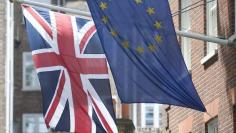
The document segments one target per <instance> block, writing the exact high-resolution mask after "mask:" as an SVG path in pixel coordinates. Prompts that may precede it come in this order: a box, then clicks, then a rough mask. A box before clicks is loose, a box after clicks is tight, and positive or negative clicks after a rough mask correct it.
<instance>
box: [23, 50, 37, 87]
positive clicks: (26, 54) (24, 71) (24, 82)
mask: <svg viewBox="0 0 236 133" xmlns="http://www.w3.org/2000/svg"><path fill="white" fill-rule="evenodd" d="M27 56H32V54H31V52H23V62H22V69H23V74H22V86H23V88H22V90H23V91H40V90H41V89H40V84H39V86H27V85H26V79H25V77H26V57H27ZM32 62H33V60H32ZM36 76H37V75H36ZM37 77H38V76H37Z"/></svg>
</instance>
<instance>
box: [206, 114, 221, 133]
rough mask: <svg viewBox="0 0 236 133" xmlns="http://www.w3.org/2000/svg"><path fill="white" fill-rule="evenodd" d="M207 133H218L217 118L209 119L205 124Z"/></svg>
mask: <svg viewBox="0 0 236 133" xmlns="http://www.w3.org/2000/svg"><path fill="white" fill-rule="evenodd" d="M206 130H207V131H206V132H207V133H218V118H217V117H216V118H214V119H211V120H210V121H209V122H208V123H207V124H206Z"/></svg>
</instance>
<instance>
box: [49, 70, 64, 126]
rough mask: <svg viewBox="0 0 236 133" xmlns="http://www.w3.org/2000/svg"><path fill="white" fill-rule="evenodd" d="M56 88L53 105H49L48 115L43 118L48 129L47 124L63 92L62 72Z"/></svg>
mask: <svg viewBox="0 0 236 133" xmlns="http://www.w3.org/2000/svg"><path fill="white" fill-rule="evenodd" d="M58 83H59V85H58V88H57V92H56V95H55V98H54V99H53V103H52V104H51V107H50V108H48V110H49V111H48V113H47V116H45V122H46V124H47V126H48V127H49V123H50V121H51V119H52V117H53V115H54V113H55V111H56V108H57V106H58V104H59V102H60V99H61V94H62V91H63V88H64V84H65V74H64V72H62V75H61V78H60V79H58Z"/></svg>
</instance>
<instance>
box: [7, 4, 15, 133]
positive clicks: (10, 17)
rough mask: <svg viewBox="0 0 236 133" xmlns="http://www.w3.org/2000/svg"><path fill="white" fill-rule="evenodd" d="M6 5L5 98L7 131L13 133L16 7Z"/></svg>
mask: <svg viewBox="0 0 236 133" xmlns="http://www.w3.org/2000/svg"><path fill="white" fill-rule="evenodd" d="M5 4H6V8H5V11H6V16H5V19H6V34H5V35H6V57H5V97H6V105H5V106H6V114H5V121H6V122H5V124H6V126H5V131H6V133H13V91H14V89H13V83H14V81H13V80H14V79H13V55H14V53H13V51H14V47H13V40H14V39H13V38H14V14H13V12H14V5H13V4H12V3H10V1H9V0H5Z"/></svg>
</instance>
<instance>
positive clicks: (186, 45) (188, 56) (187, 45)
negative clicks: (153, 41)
mask: <svg viewBox="0 0 236 133" xmlns="http://www.w3.org/2000/svg"><path fill="white" fill-rule="evenodd" d="M180 2H181V3H180V4H181V9H183V8H185V7H187V6H189V5H191V4H192V1H191V0H181V1H180ZM185 2H186V3H185ZM189 8H190V7H189ZM187 9H188V8H186V9H185V10H187ZM180 17H181V29H182V30H183V31H186V32H188V31H190V30H191V15H190V13H189V12H184V13H183V14H181V16H180ZM187 19H188V21H186V20H187ZM186 22H187V23H186ZM181 53H182V55H183V58H184V62H185V64H186V66H187V69H188V71H190V72H191V69H192V44H191V39H190V38H187V37H181Z"/></svg>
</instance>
